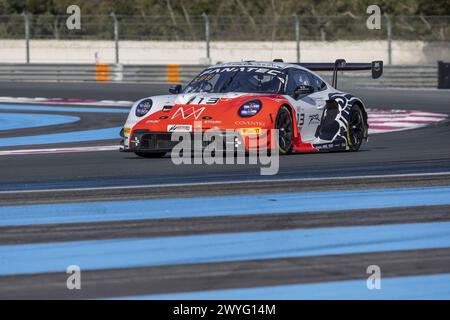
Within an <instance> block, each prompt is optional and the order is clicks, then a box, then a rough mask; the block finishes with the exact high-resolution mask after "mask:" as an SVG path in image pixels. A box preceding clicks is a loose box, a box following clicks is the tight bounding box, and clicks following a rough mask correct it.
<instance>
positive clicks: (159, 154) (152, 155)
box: [135, 152, 167, 159]
mask: <svg viewBox="0 0 450 320" xmlns="http://www.w3.org/2000/svg"><path fill="white" fill-rule="evenodd" d="M166 153H167V152H135V154H136V155H137V156H139V157H141V158H147V159H155V158H162V157H164V155H165V154H166Z"/></svg>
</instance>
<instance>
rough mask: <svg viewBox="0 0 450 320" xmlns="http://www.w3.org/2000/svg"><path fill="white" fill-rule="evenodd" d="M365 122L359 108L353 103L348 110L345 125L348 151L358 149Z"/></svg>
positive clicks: (362, 137) (362, 136)
mask: <svg viewBox="0 0 450 320" xmlns="http://www.w3.org/2000/svg"><path fill="white" fill-rule="evenodd" d="M364 132H365V123H364V116H363V114H362V111H361V108H360V107H359V106H357V105H354V106H353V107H352V109H351V110H350V118H349V121H348V127H347V144H348V147H349V150H350V151H358V150H359V148H361V144H362V141H363V139H364Z"/></svg>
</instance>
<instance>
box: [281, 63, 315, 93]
mask: <svg viewBox="0 0 450 320" xmlns="http://www.w3.org/2000/svg"><path fill="white" fill-rule="evenodd" d="M288 75H289V80H288V85H287V90H286V93H287V94H288V95H293V94H294V91H295V89H296V88H297V87H298V86H299V85H307V86H314V88H315V85H314V84H312V83H311V77H310V76H311V75H310V74H309V73H308V72H306V71H304V70H300V69H290V70H289V74H288Z"/></svg>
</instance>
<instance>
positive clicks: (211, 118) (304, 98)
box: [121, 59, 383, 157]
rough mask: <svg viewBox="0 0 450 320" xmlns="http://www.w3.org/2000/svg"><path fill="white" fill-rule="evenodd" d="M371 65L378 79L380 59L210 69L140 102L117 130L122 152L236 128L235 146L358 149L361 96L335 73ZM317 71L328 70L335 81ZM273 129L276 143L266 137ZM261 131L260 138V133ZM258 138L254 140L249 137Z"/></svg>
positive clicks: (363, 131)
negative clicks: (340, 84)
mask: <svg viewBox="0 0 450 320" xmlns="http://www.w3.org/2000/svg"><path fill="white" fill-rule="evenodd" d="M355 70H371V71H372V77H373V78H378V77H380V76H381V74H382V71H383V62H382V61H373V62H372V63H350V64H347V63H346V62H345V60H342V59H340V60H336V62H335V63H302V64H291V63H283V62H282V61H281V60H274V61H273V62H256V61H245V62H236V63H225V64H218V65H214V66H211V67H209V68H207V69H205V70H203V71H202V72H201V73H200V74H199V75H197V76H196V77H195V78H194V79H193V80H192V81H191V82H190V83H189V84H188V85H187V86H186V87H185V88H182V86H181V85H174V86H172V87H171V88H170V89H169V91H170V93H171V94H170V95H161V96H153V97H148V98H144V99H141V100H139V101H137V102H136V103H135V104H134V105H133V107H132V108H131V111H130V114H129V116H128V119H127V121H126V123H125V126H124V128H123V130H122V132H121V135H122V137H123V141H122V144H123V146H122V151H128V152H135V153H136V154H137V155H139V156H143V157H160V156H163V155H164V154H165V153H167V152H168V151H170V150H171V149H172V148H173V147H174V145H175V144H176V143H177V142H176V141H172V139H171V134H172V133H173V132H179V131H182V132H189V133H191V134H195V133H196V132H200V133H201V132H206V131H214V132H218V133H223V134H224V135H226V134H227V131H228V130H234V131H235V132H237V133H238V134H237V137H236V136H235V137H234V139H235V140H233V143H236V142H239V143H238V144H240V145H243V147H244V148H245V150H246V151H248V150H249V148H256V149H266V148H268V149H273V148H278V149H279V151H280V153H281V154H288V153H293V152H296V153H303V152H319V151H335V150H349V151H357V150H359V148H360V146H361V144H362V142H363V141H364V140H367V138H368V123H367V113H366V109H365V106H364V103H363V102H362V100H361V99H359V98H357V97H355V96H353V95H351V94H348V93H344V92H342V91H339V90H338V89H337V88H336V87H337V74H338V71H355ZM314 71H333V80H332V84H330V83H328V82H326V81H325V80H324V79H323V78H322V77H320V76H319V75H318V74H316V73H315V72H314ZM274 129H278V135H277V137H278V138H277V139H276V140H277V141H273V140H274V139H273V138H272V139H271V138H270V137H271V136H273V135H270V134H267V133H268V132H269V133H270V131H273V130H274ZM264 133H266V134H265V138H263V137H262V136H263V135H264ZM254 135H256V136H258V135H261V137H260V139H258V143H257V144H256V145H254V144H253V145H252V144H251V143H249V140H248V136H254Z"/></svg>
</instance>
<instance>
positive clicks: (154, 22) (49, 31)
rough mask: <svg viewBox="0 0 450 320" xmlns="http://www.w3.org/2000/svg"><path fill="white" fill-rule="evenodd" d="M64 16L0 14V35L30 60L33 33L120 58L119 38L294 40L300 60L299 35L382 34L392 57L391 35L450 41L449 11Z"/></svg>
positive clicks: (376, 36)
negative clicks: (377, 23)
mask: <svg viewBox="0 0 450 320" xmlns="http://www.w3.org/2000/svg"><path fill="white" fill-rule="evenodd" d="M67 19H68V16H53V15H25V14H24V15H9V16H0V39H25V41H26V43H27V46H26V50H27V53H26V57H27V61H28V62H29V57H30V52H29V50H30V46H29V40H31V39H58V40H75V39H80V40H113V41H115V43H116V52H115V62H116V63H119V62H120V56H119V51H120V50H119V42H120V41H121V40H142V41H144V40H151V41H196V42H197V41H200V42H204V43H205V46H204V48H205V57H207V58H208V59H210V58H211V53H210V52H211V50H210V42H214V41H242V42H246V41H272V42H273V41H295V42H296V43H297V45H296V47H295V50H296V56H297V60H298V61H300V60H301V43H302V41H311V40H313V41H336V40H383V41H386V43H387V46H386V48H387V50H388V51H389V52H388V57H389V59H388V60H389V61H386V62H387V63H391V62H392V52H391V50H392V46H391V45H390V44H391V42H392V40H420V41H433V42H448V41H450V16H392V17H390V16H388V15H385V16H382V21H381V29H379V30H369V29H368V28H367V26H366V20H367V16H339V17H338V16H316V17H306V16H253V17H250V16H249V17H244V16H207V15H203V16H191V17H179V16H115V15H114V14H111V15H98V16H90V15H82V16H81V28H80V29H79V30H76V29H75V30H69V29H68V28H67V27H66V20H67Z"/></svg>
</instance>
